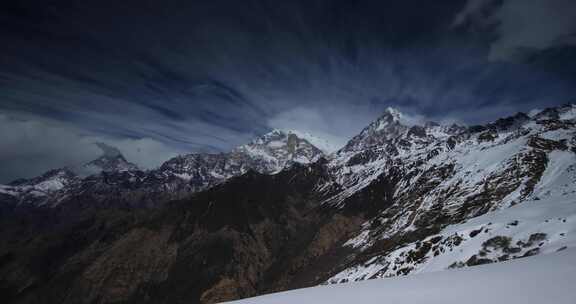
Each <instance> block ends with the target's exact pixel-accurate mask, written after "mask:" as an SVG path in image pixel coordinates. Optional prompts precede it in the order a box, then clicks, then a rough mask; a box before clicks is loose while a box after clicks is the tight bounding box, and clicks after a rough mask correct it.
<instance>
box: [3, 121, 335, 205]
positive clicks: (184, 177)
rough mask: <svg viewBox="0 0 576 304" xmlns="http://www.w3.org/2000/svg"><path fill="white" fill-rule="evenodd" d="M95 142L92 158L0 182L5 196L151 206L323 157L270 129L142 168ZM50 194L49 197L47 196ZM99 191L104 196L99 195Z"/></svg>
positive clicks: (31, 201) (24, 199)
mask: <svg viewBox="0 0 576 304" xmlns="http://www.w3.org/2000/svg"><path fill="white" fill-rule="evenodd" d="M303 134H304V133H303ZM309 137H310V138H312V136H311V135H309ZM97 146H98V147H99V148H100V149H101V150H102V152H103V154H102V155H101V156H100V157H99V158H97V159H95V160H93V161H90V162H88V163H86V164H84V165H81V166H77V167H73V168H69V169H68V168H63V169H57V170H55V171H54V172H52V171H51V172H48V173H46V174H45V175H43V176H41V177H38V178H34V179H31V180H23V181H21V182H20V183H18V184H14V185H12V186H0V187H1V188H0V191H2V193H3V196H4V197H6V199H5V200H8V197H11V198H10V199H11V200H12V201H18V202H19V203H29V204H36V205H48V206H56V205H57V204H60V203H62V202H65V201H66V199H67V198H70V197H71V198H74V197H76V196H77V195H79V194H82V195H87V194H90V193H94V194H95V196H97V197H99V200H105V201H109V200H110V199H112V198H114V199H113V200H120V201H121V202H118V203H119V204H120V205H130V206H138V205H142V206H145V207H149V206H157V205H161V204H162V203H164V202H166V201H168V200H172V199H178V198H181V197H185V196H186V195H190V194H192V193H195V192H198V191H202V190H206V189H208V188H210V187H213V186H215V185H217V184H220V183H222V182H224V181H226V180H228V179H230V178H232V177H234V176H239V175H242V174H244V173H246V172H247V171H249V170H254V171H256V172H259V173H263V174H275V173H277V172H279V171H281V170H283V169H285V168H288V167H290V166H291V165H293V164H310V163H313V162H316V161H317V160H319V159H320V158H322V157H324V156H325V155H324V153H323V152H322V151H321V150H320V149H318V148H316V147H315V146H314V145H312V144H311V143H310V142H308V141H307V140H306V139H304V138H301V137H299V136H298V135H296V133H295V132H294V131H281V130H273V131H271V132H269V133H267V134H264V135H263V136H261V137H258V138H256V139H255V140H253V141H252V142H250V143H248V144H245V145H241V146H239V147H236V148H234V149H233V150H232V151H230V152H228V153H218V154H207V153H194V154H188V155H181V156H177V157H174V158H172V159H169V160H168V161H166V162H164V163H163V164H162V165H161V166H160V167H159V168H157V169H153V170H146V171H142V170H140V169H139V168H138V167H137V166H136V165H134V164H133V163H130V162H128V161H127V160H126V159H125V158H124V156H123V155H122V153H120V151H119V150H118V149H117V148H115V147H111V146H109V145H106V144H103V143H97ZM55 172H60V173H59V174H58V175H56V173H55ZM37 184H38V185H37ZM49 184H50V185H49ZM21 186H22V187H21ZM48 186H50V188H49V189H48ZM48 192H49V193H50V194H51V195H50V196H46V195H45V194H47V193H48ZM102 192H108V195H106V196H102V195H100V194H99V193H102ZM23 193H25V194H27V195H25V196H23V195H22V194H23ZM28 194H33V196H31V195H28ZM40 196H41V197H42V198H41V199H37V197H40ZM133 198H137V200H138V201H133ZM142 201H144V202H142Z"/></svg>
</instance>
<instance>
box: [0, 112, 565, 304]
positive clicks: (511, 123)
mask: <svg viewBox="0 0 576 304" xmlns="http://www.w3.org/2000/svg"><path fill="white" fill-rule="evenodd" d="M294 135H295V134H294ZM74 185H76V184H75V183H73V186H72V187H70V188H68V186H66V187H64V188H62V189H69V190H67V192H66V203H61V204H54V205H50V206H52V207H51V208H45V207H33V206H32V205H30V206H29V207H27V208H24V209H18V208H17V209H15V210H13V211H9V212H10V213H9V216H4V217H2V218H0V228H1V229H0V277H2V278H3V280H2V281H0V292H2V293H3V294H2V295H3V298H5V299H9V300H10V301H12V302H14V303H38V302H42V303H94V302H98V303H111V302H119V303H132V302H134V303H157V302H162V301H164V302H169V303H181V302H182V303H184V302H186V303H216V302H219V301H225V300H231V299H237V298H242V297H248V296H253V295H258V294H262V293H267V292H272V291H279V290H286V289H290V288H297V287H306V286H313V285H318V284H330V283H340V282H347V281H353V280H364V279H370V278H376V277H389V276H398V275H406V274H411V273H418V272H426V271H436V270H445V269H449V268H458V267H467V266H474V265H479V264H485V263H493V262H498V261H504V260H508V259H515V258H521V257H526V256H530V255H534V254H541V253H544V254H545V253H549V252H553V251H557V250H563V249H565V248H567V247H575V246H576V106H574V105H567V106H562V107H557V108H552V109H546V110H544V111H542V112H541V113H540V114H537V115H535V116H533V117H529V116H527V115H524V114H517V115H515V116H512V117H508V118H503V119H499V120H497V121H495V122H494V123H490V124H487V125H482V126H472V127H462V126H457V125H450V126H442V125H439V124H435V123H427V124H425V125H423V126H408V125H405V124H403V120H402V117H401V114H400V113H399V112H397V111H395V110H394V109H388V110H387V111H386V112H385V113H384V114H383V115H382V117H380V118H379V119H378V120H376V121H375V122H373V123H372V124H370V125H369V126H368V127H367V128H365V129H364V130H363V131H362V132H361V133H360V134H359V135H358V136H356V137H354V138H353V139H352V140H351V141H350V142H349V143H348V144H347V145H346V146H345V147H344V148H342V149H341V150H339V151H337V152H335V153H333V154H330V155H328V156H326V157H322V154H321V151H320V150H318V149H315V148H313V146H311V144H310V143H309V142H308V141H307V140H303V139H302V138H300V137H298V136H297V135H295V136H292V135H291V134H290V133H287V132H278V131H275V132H272V133H270V134H268V135H266V136H264V137H262V138H260V139H257V140H255V141H253V142H252V143H250V144H248V145H245V146H241V147H239V148H237V149H234V150H233V151H231V152H230V153H223V154H216V155H201V154H200V155H187V156H182V157H178V158H174V159H172V160H169V161H168V162H166V163H165V164H164V165H163V166H162V167H161V168H159V169H157V170H151V171H147V172H143V171H122V172H103V173H101V174H97V175H93V176H91V177H88V178H85V179H83V180H81V182H80V183H79V185H81V186H74ZM2 189H8V188H2ZM70 189H76V190H70ZM0 190H1V189H0ZM3 191H12V190H3ZM58 191H62V190H58ZM191 193H195V194H194V195H193V196H191V195H190V194H191ZM175 198H177V199H178V200H177V201H172V202H169V203H164V202H166V201H167V200H171V199H175ZM160 201H162V203H161V204H159V203H158V202H160ZM142 205H145V206H147V205H150V206H160V207H159V208H154V209H141V208H137V209H134V208H127V207H132V206H142ZM3 212H5V211H3Z"/></svg>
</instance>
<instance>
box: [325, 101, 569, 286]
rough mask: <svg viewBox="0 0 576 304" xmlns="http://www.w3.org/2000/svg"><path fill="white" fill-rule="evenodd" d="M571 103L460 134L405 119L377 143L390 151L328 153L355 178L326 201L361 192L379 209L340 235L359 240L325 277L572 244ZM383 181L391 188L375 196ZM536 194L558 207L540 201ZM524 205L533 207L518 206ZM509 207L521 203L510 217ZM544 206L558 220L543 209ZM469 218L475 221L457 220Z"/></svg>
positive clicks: (430, 266) (481, 259)
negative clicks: (358, 160)
mask: <svg viewBox="0 0 576 304" xmlns="http://www.w3.org/2000/svg"><path fill="white" fill-rule="evenodd" d="M574 109H575V107H574V106H572V105H569V106H564V107H559V108H555V109H548V110H545V111H543V112H542V113H541V114H539V115H536V116H535V117H534V118H533V119H531V118H530V117H528V116H526V115H524V114H518V115H515V116H513V117H509V118H505V119H500V120H497V121H496V122H494V123H492V124H488V125H486V126H476V127H470V128H469V129H468V130H466V131H464V132H461V133H457V132H456V133H452V132H450V131H448V132H446V130H443V131H442V132H438V130H435V131H431V132H429V130H428V129H427V128H423V129H422V131H423V132H421V135H419V136H414V135H415V134H414V132H411V131H410V130H412V129H414V127H413V128H411V129H406V128H405V129H404V131H403V132H401V133H400V134H398V135H397V136H395V137H394V138H393V139H392V140H391V141H389V142H386V143H383V145H380V146H379V148H383V149H387V150H388V151H391V152H387V153H380V154H377V153H372V154H370V155H376V156H373V157H372V158H368V160H367V161H365V162H362V164H361V166H360V167H359V168H358V167H356V166H358V165H356V164H355V163H352V164H350V162H349V161H350V159H354V157H357V155H364V154H363V153H365V151H367V150H361V151H359V152H355V153H352V154H350V153H340V156H341V157H343V159H342V160H338V159H336V160H335V162H336V164H338V166H335V167H334V168H336V169H337V170H340V171H341V172H352V173H350V174H349V177H347V178H343V179H342V180H341V181H340V183H341V184H342V185H347V184H346V183H347V182H348V183H350V179H351V180H352V181H353V182H356V181H357V180H360V182H356V183H353V184H352V186H349V187H348V188H346V190H349V189H352V190H353V191H351V192H350V193H346V194H345V195H343V194H342V193H338V194H337V195H335V196H334V197H331V198H329V199H328V200H327V203H329V204H333V205H335V206H343V205H344V206H346V205H347V204H350V203H354V201H355V199H356V198H355V197H354V196H359V197H360V198H361V203H362V204H367V203H370V202H372V203H374V204H377V205H378V207H377V210H378V211H377V212H376V213H373V214H374V216H373V217H372V218H371V219H370V220H368V221H366V222H365V223H364V224H363V228H362V229H361V230H360V231H359V232H358V234H357V235H356V236H355V237H354V238H352V239H350V240H348V241H347V242H346V243H345V246H348V247H352V248H355V249H357V251H356V252H355V253H354V254H353V255H351V256H350V257H349V258H350V259H351V260H355V262H352V263H348V264H347V265H345V266H343V267H342V269H340V271H339V272H338V271H337V272H338V273H335V274H334V276H333V277H331V278H330V279H329V280H328V282H332V283H334V282H342V281H349V280H360V279H368V278H373V277H386V276H394V275H404V274H408V273H411V272H421V271H432V270H441V269H447V268H449V267H462V266H471V265H477V264H482V263H491V262H496V261H502V260H507V259H512V258H517V257H522V256H528V255H532V254H536V253H538V252H550V251H554V250H557V249H560V248H563V247H564V246H567V245H568V244H569V246H573V245H574V241H575V240H574V238H573V236H572V238H569V237H568V236H567V235H569V234H571V233H573V230H574V228H575V227H574V219H573V216H574V212H576V209H574V206H573V205H574V204H573V203H570V202H574V199H575V198H576V186H575V181H576V175H575V173H574V168H575V167H576V155H575V151H576V148H575V144H576V129H575V126H576V125H575V121H574V118H575V115H574ZM550 113H551V114H550ZM395 128H396V129H397V127H395ZM457 129H460V128H457ZM411 133H412V134H411ZM368 151H371V152H372V150H368ZM382 163H384V164H385V165H384V166H383V165H382ZM358 176H360V177H358ZM366 178H368V179H369V182H366ZM359 188H361V189H362V190H359ZM382 189H389V191H387V192H386V193H385V195H382V194H381V192H380V191H382ZM344 192H345V191H344ZM535 201H536V203H535ZM544 202H547V204H548V207H547V208H550V210H555V211H556V213H554V212H551V211H550V210H548V211H546V210H543V209H542V208H546V207H544V205H543V204H545V203H544ZM524 203H526V204H527V205H529V206H530V207H524V206H521V204H524ZM518 206H521V207H518ZM364 208H365V207H364ZM514 208H518V209H514ZM525 208H528V210H531V211H524V212H526V213H527V214H523V213H522V211H520V210H522V209H525ZM512 210H519V211H517V212H518V214H517V216H514V212H513V211H512ZM530 212H533V213H534V214H530ZM563 212H567V214H568V215H569V216H566V214H564V215H563V214H562V213H563ZM500 214H507V215H506V216H503V215H502V216H501V215H500ZM551 214H556V215H557V216H558V218H557V220H558V222H560V223H562V224H564V225H563V227H562V224H561V225H560V226H558V222H556V223H553V222H552V221H551V219H550V218H547V216H550V215H551ZM482 216H484V217H482ZM498 217H500V218H501V219H500V220H499V221H500V222H498V223H496V218H498ZM473 218H475V219H476V222H475V223H474V224H461V223H463V222H466V221H469V220H471V219H473ZM480 232H482V234H481V235H480V236H477V235H478V234H480ZM550 232H552V233H550ZM551 234H552V235H551ZM453 251H458V252H459V253H458V254H455V253H453ZM337 268H338V267H337Z"/></svg>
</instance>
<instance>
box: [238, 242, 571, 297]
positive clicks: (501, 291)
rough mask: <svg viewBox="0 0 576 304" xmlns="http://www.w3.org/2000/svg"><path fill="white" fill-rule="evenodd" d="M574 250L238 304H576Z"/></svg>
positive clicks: (312, 290) (293, 292) (296, 292)
mask: <svg viewBox="0 0 576 304" xmlns="http://www.w3.org/2000/svg"><path fill="white" fill-rule="evenodd" d="M574 282H576V249H567V250H564V251H562V252H557V253H553V254H547V255H539V256H535V257H530V258H526V259H520V260H514V261H508V262H503V263H498V264H492V265H483V266H478V267H473V268H466V269H459V270H450V271H442V272H434V273H426V274H419V275H414V276H408V277H397V278H388V279H375V280H368V281H362V282H355V283H347V284H337V285H329V286H322V287H312V288H305V289H299V290H293V291H288V292H282V293H275V294H269V295H264V296H260V297H255V298H249V299H244V300H240V301H234V302H228V303H236V304H275V303H278V304H287V303H299V304H308V303H314V304H318V303H331V304H339V303H346V304H348V303H394V304H399V303H410V304H418V303H426V304H430V303H442V304H451V303H454V304H456V303H458V304H460V303H467V304H486V303H522V304H532V303H533V304H541V303H555V304H569V303H570V304H572V303H576V289H574V286H573V285H574Z"/></svg>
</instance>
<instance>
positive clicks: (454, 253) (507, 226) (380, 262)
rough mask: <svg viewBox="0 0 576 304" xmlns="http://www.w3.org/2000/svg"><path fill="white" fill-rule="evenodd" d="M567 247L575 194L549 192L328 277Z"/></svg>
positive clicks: (574, 222) (575, 232) (384, 273)
mask: <svg viewBox="0 0 576 304" xmlns="http://www.w3.org/2000/svg"><path fill="white" fill-rule="evenodd" d="M567 248H576V197H574V196H554V197H550V198H546V199H539V200H533V201H527V202H524V203H522V204H520V205H515V206H513V207H510V208H507V209H502V210H498V211H494V212H489V213H486V214H484V215H482V216H479V217H476V218H472V219H470V220H468V221H466V222H465V223H461V224H456V225H450V226H448V227H446V228H445V229H443V230H442V231H441V232H440V233H438V234H435V235H432V236H429V237H427V238H425V239H423V240H420V241H417V242H414V243H410V244H408V245H406V246H402V247H400V248H397V249H395V250H393V251H392V252H390V253H389V254H386V255H378V256H376V257H374V258H372V259H370V260H368V261H366V262H365V263H363V264H360V265H356V266H354V267H350V268H347V269H345V270H343V271H342V272H340V273H338V274H336V275H335V276H333V277H332V278H331V279H330V280H328V283H341V282H349V281H358V280H365V279H370V278H382V277H390V276H395V275H401V274H405V273H411V274H412V273H422V272H433V271H440V270H445V269H448V268H461V267H467V266H475V265H480V264H488V263H494V262H499V261H505V260H510V259H516V258H523V257H527V256H532V255H536V254H546V253H553V252H557V251H563V250H565V249H567ZM572 263H573V264H576V259H574V261H573V262H572Z"/></svg>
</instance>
